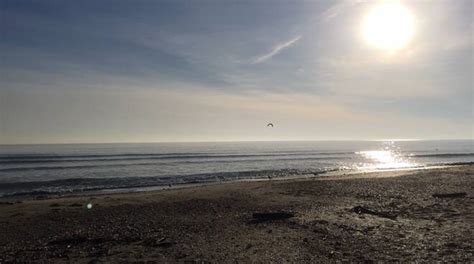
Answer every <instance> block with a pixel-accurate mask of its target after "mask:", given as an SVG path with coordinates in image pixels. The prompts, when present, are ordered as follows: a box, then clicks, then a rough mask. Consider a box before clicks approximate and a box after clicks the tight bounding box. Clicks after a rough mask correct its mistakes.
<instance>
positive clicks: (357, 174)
mask: <svg viewBox="0 0 474 264" xmlns="http://www.w3.org/2000/svg"><path fill="white" fill-rule="evenodd" d="M471 165H474V162H463V163H454V164H449V163H448V164H440V165H428V166H417V167H406V168H388V169H372V170H358V169H347V170H344V169H341V170H330V171H326V172H322V173H320V174H315V173H308V174H297V175H288V176H281V177H272V178H263V177H262V178H254V179H251V178H248V179H237V180H226V181H213V182H202V183H180V184H173V185H172V186H171V187H170V186H169V185H155V186H138V187H119V188H105V189H104V188H100V189H96V190H86V191H72V192H46V191H45V192H42V191H40V192H35V193H18V194H16V193H15V194H7V195H4V196H0V203H15V202H22V201H26V200H45V199H55V198H62V197H64V198H67V197H80V196H96V195H114V194H127V193H141V192H158V191H165V190H174V189H187V188H195V187H202V186H213V185H221V184H233V183H240V182H265V181H293V180H310V179H313V178H315V179H318V180H332V179H352V178H367V177H371V175H372V176H373V175H377V174H384V176H383V177H397V176H400V175H403V174H405V173H406V172H416V171H423V170H434V169H443V168H450V167H459V166H471Z"/></svg>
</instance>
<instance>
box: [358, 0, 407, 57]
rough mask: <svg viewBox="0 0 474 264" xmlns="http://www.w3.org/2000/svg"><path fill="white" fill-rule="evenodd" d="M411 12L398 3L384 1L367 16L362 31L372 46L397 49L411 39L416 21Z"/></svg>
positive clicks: (389, 49) (390, 49)
mask: <svg viewBox="0 0 474 264" xmlns="http://www.w3.org/2000/svg"><path fill="white" fill-rule="evenodd" d="M413 20H414V19H413V16H412V14H411V12H410V11H409V10H408V9H407V8H405V7H404V6H402V5H400V4H398V3H384V4H381V5H378V6H376V7H374V8H373V9H372V10H370V11H369V13H368V14H367V16H366V17H365V19H364V21H363V25H362V31H363V35H364V38H365V40H366V41H367V42H368V43H369V44H370V45H372V46H374V47H376V48H379V49H383V50H388V51H395V50H399V49H402V48H404V47H405V46H406V45H407V44H408V43H409V42H410V40H411V38H412V36H413V31H414V21H413Z"/></svg>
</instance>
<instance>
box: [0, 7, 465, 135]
mask: <svg viewBox="0 0 474 264" xmlns="http://www.w3.org/2000/svg"><path fill="white" fill-rule="evenodd" d="M0 9H1V12H2V23H1V24H0V32H1V36H2V37H1V41H0V47H1V48H0V71H1V75H0V144H49V143H53V144H54V143H59V144H68V143H146V142H151V143H152V142H222V141H293V140H296V141H301V140H304V141H312V140H328V141H331V140H382V139H418V140H437V139H442V140H455V139H473V138H474V108H473V105H474V94H473V89H474V85H473V77H472V75H473V74H472V73H473V70H474V69H473V64H474V57H473V47H474V41H473V35H474V22H473V13H474V12H473V2H472V1H469V0H465V1H353V0H342V1H295V2H287V1H272V2H271V5H270V4H269V2H268V1H238V2H237V1H236V2H218V1H157V2H150V1H126V0H119V1H80V2H72V1H64V2H63V1H2V5H1V6H0ZM381 14H382V15H381ZM386 17H389V18H390V17H391V18H393V19H394V20H386V19H385V18H386ZM386 32H389V33H390V34H388V33H386ZM269 122H272V123H273V124H274V125H275V126H274V127H267V123H269Z"/></svg>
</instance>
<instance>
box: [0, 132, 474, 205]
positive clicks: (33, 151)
mask: <svg viewBox="0 0 474 264" xmlns="http://www.w3.org/2000/svg"><path fill="white" fill-rule="evenodd" d="M472 162H474V140H445V141H308V142H302V141H298V142H233V143H143V144H71V145H0V197H1V196H11V195H20V194H43V193H57V192H60V193H64V192H80V191H92V190H114V189H123V188H130V189H134V188H138V189H139V188H145V187H155V186H168V184H172V185H176V184H189V183H209V182H222V181H233V180H247V179H259V178H263V179H266V178H269V177H271V178H278V177H284V176H289V175H292V176H297V175H306V174H315V175H318V174H321V173H324V172H328V171H337V170H365V171H367V170H387V169H402V168H416V167H429V166H439V165H452V164H462V163H472Z"/></svg>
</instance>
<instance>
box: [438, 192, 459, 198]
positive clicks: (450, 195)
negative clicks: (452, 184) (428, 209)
mask: <svg viewBox="0 0 474 264" xmlns="http://www.w3.org/2000/svg"><path fill="white" fill-rule="evenodd" d="M432 196H433V197H434V198H463V197H466V196H467V193H465V192H458V193H435V194H433V195H432Z"/></svg>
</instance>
